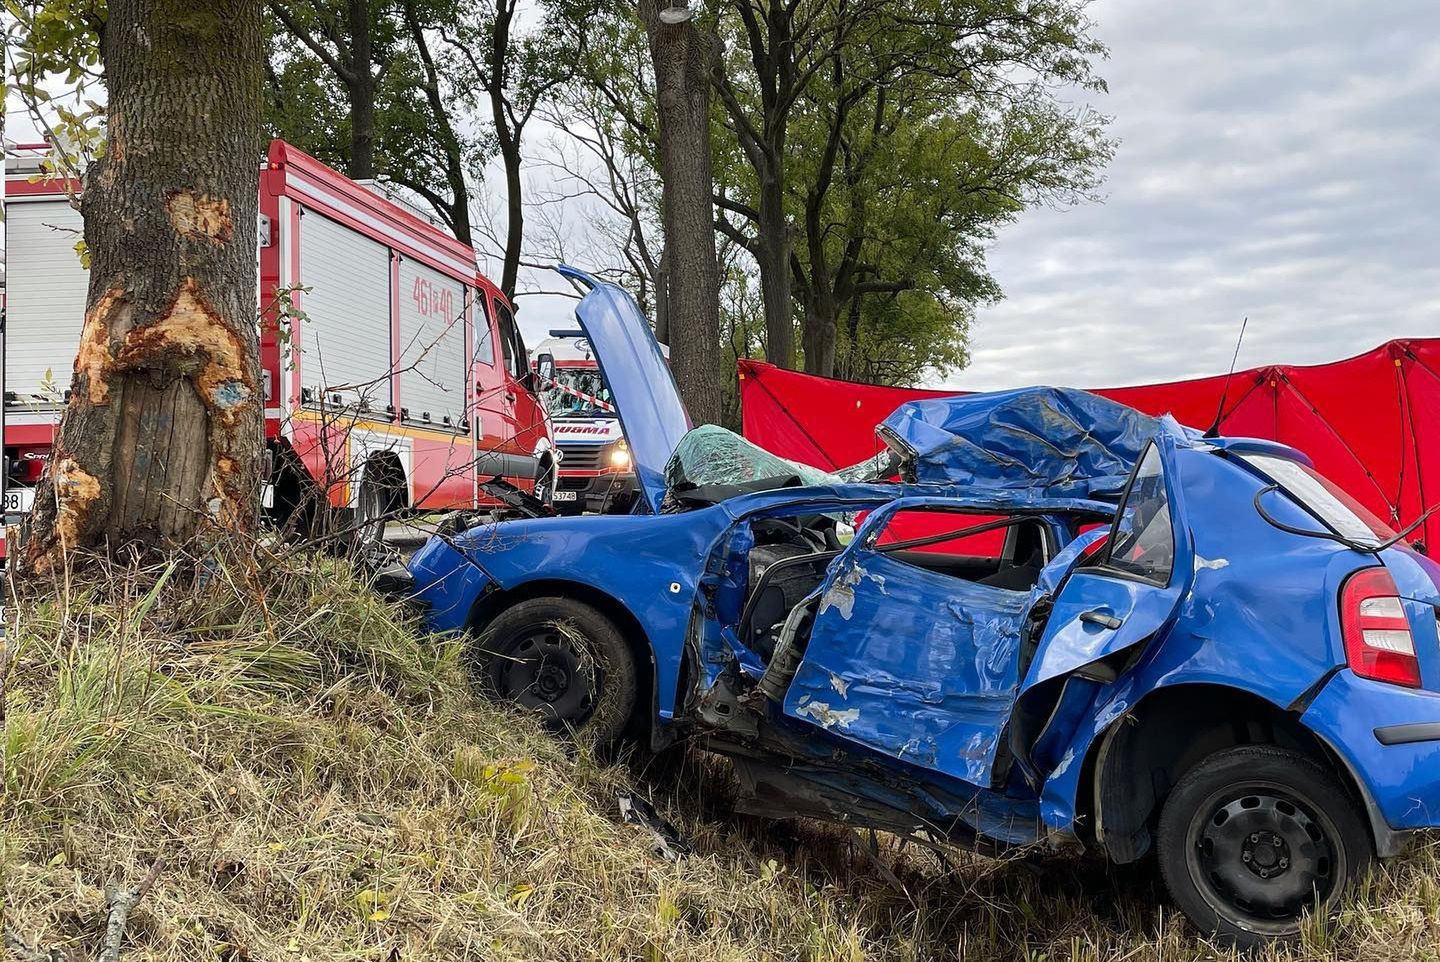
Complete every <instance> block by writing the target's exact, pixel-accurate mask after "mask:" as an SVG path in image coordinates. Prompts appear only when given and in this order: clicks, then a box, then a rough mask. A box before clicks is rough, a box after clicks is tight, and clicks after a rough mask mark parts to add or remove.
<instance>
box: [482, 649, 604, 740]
mask: <svg viewBox="0 0 1440 962" xmlns="http://www.w3.org/2000/svg"><path fill="white" fill-rule="evenodd" d="M598 675H599V669H598V666H597V665H596V664H595V659H594V658H593V657H591V655H590V652H589V651H588V650H587V649H586V647H585V645H584V643H583V641H581V640H580V639H579V638H578V637H576V636H574V635H573V634H572V633H571V632H569V631H566V630H563V629H561V628H559V627H558V626H555V625H534V626H531V627H527V628H524V629H521V630H520V631H517V632H515V633H514V634H512V635H511V636H510V637H509V638H508V639H506V642H505V644H504V645H503V646H502V647H501V650H500V651H499V652H498V653H497V654H496V656H495V657H494V659H493V661H492V662H491V678H492V680H493V682H494V686H495V693H496V694H497V695H499V696H500V697H501V698H504V699H507V700H509V701H513V702H515V703H516V704H518V705H520V706H521V707H522V708H527V709H530V710H531V711H535V712H538V713H539V714H540V715H541V716H542V717H543V718H545V720H546V722H547V723H550V724H552V725H555V726H562V727H563V726H569V727H574V728H578V727H579V726H581V725H583V724H584V723H585V721H586V720H587V719H589V717H590V715H591V713H592V712H593V711H594V709H595V693H596V692H597V691H599V690H600V678H599V677H598Z"/></svg>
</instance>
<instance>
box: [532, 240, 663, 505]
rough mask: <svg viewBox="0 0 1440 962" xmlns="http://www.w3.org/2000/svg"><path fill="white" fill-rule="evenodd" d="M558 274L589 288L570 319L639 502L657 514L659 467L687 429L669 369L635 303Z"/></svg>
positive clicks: (582, 276)
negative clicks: (604, 396) (616, 429)
mask: <svg viewBox="0 0 1440 962" xmlns="http://www.w3.org/2000/svg"><path fill="white" fill-rule="evenodd" d="M558 270H559V271H560V273H561V274H563V275H564V276H566V277H570V278H574V279H576V280H578V281H580V282H581V283H582V284H586V285H587V286H589V288H590V290H589V292H588V293H587V294H586V295H585V296H584V297H583V298H581V300H580V303H579V305H578V306H577V307H576V308H575V319H576V320H577V321H579V322H580V327H581V329H582V330H583V331H584V332H585V337H586V339H587V340H588V341H589V342H590V346H591V347H592V348H593V349H594V351H595V361H596V363H597V364H598V365H599V367H600V373H601V375H602V376H603V377H604V378H605V383H606V384H607V385H609V387H610V394H611V396H612V397H613V398H614V399H615V407H616V411H617V413H618V414H619V416H620V425H621V427H623V428H624V429H625V440H626V441H627V442H628V443H629V445H630V457H631V461H632V463H633V464H634V466H635V476H636V479H637V480H638V481H639V484H640V490H641V492H642V493H643V494H644V495H645V502H646V503H647V504H648V505H649V507H650V510H651V511H654V512H656V513H658V512H659V511H660V501H661V499H663V498H664V496H665V463H666V462H667V461H669V460H670V455H671V453H672V452H674V450H675V447H676V445H678V444H679V443H680V439H681V438H682V437H684V436H685V432H687V431H689V430H690V426H691V425H690V415H689V414H687V413H686V411H685V404H684V402H683V401H681V399H680V390H679V388H677V387H676V386H675V378H674V377H673V376H672V375H671V373H670V365H669V363H668V362H667V361H666V360H665V355H664V354H662V353H661V351H660V345H659V344H658V343H656V341H655V335H654V333H653V332H652V331H651V330H650V325H649V324H648V323H647V322H646V321H645V315H644V314H643V313H642V312H641V311H640V305H638V304H636V303H635V298H633V297H631V296H630V295H629V294H628V293H627V292H626V291H625V290H624V289H623V288H620V287H617V286H616V285H614V284H607V283H605V282H603V281H599V280H596V279H595V278H594V277H591V276H590V275H588V274H586V273H585V272H583V271H577V270H576V269H575V268H573V267H564V266H562V267H560V268H558Z"/></svg>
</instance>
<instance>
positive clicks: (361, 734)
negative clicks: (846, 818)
mask: <svg viewBox="0 0 1440 962" xmlns="http://www.w3.org/2000/svg"><path fill="white" fill-rule="evenodd" d="M11 619H12V620H11V622H10V631H9V644H10V657H9V659H8V660H7V661H6V662H5V665H6V667H5V678H4V681H5V685H6V695H7V704H6V710H7V718H6V727H5V731H4V736H3V742H0V745H3V773H0V774H3V806H0V873H3V882H4V886H5V894H4V913H5V920H4V921H5V925H6V926H7V928H8V929H9V930H10V931H11V932H14V933H16V934H18V935H19V936H21V937H22V938H23V939H24V940H26V941H27V942H29V943H30V944H31V945H38V946H43V947H44V948H46V949H47V950H48V949H51V948H57V949H62V950H66V951H68V952H70V953H71V954H73V955H75V956H76V957H91V956H93V954H94V951H95V950H96V948H97V947H98V945H99V941H100V936H101V933H102V931H103V928H104V918H105V912H106V903H105V897H104V887H105V885H106V883H107V882H108V881H112V880H119V881H128V882H131V883H134V882H136V881H138V880H139V879H140V878H142V877H143V876H144V875H145V873H146V871H147V869H148V868H149V867H150V866H151V865H152V864H154V863H155V861H156V860H157V859H161V858H163V859H164V870H163V872H162V873H161V874H160V876H159V878H158V880H157V881H156V883H155V885H154V887H153V888H152V889H151V890H150V891H149V893H148V895H147V896H146V897H145V899H144V900H143V901H142V902H141V904H140V906H139V907H138V908H137V909H136V910H135V911H134V912H133V913H132V915H131V921H130V925H129V928H128V935H127V944H126V951H125V955H124V957H125V958H127V959H137V960H138V959H173V960H186V962H190V960H206V959H216V960H228V962H237V960H285V959H294V960H297V962H304V960H307V959H308V960H315V962H320V960H326V962H328V960H347V959H355V960H361V959H363V960H400V959H415V960H448V959H486V960H490V959H494V960H520V959H525V960H530V959H546V960H551V959H554V960H569V959H577V960H578V959H636V960H646V962H658V960H702V962H722V960H749V959H774V960H814V962H822V960H825V962H829V960H835V962H849V960H868V959H886V960H890V959H894V960H959V959H966V960H986V959H1006V960H1009V959H1016V960H1041V959H1046V960H1056V959H1076V960H1079V959H1096V960H1099V959H1117V960H1118V959H1126V960H1160V959H1190V958H1207V957H1212V958H1213V957H1217V955H1218V953H1216V952H1214V951H1213V950H1212V949H1210V948H1209V947H1207V946H1206V945H1205V944H1204V943H1203V942H1198V941H1197V940H1196V939H1195V938H1194V935H1193V933H1192V932H1190V931H1189V930H1188V929H1187V928H1186V926H1185V925H1184V924H1183V922H1181V920H1180V919H1179V918H1178V916H1177V915H1176V914H1175V913H1174V912H1173V910H1172V909H1170V908H1169V907H1168V905H1167V903H1166V902H1165V900H1164V898H1163V896H1162V894H1161V892H1160V887H1159V884H1158V881H1157V880H1156V879H1155V876H1154V873H1153V872H1150V871H1147V870H1145V869H1143V868H1141V869H1134V870H1128V871H1119V870H1111V869H1107V868H1106V867H1105V866H1104V865H1103V864H1101V863H1099V862H1097V861H1095V860H1093V859H1087V858H1081V857H1060V856H1041V855H1031V856H1027V857H1025V858H1017V859H1010V860H1007V861H992V860H987V859H983V858H979V857H970V856H965V855H952V856H951V857H950V868H949V869H948V870H947V869H946V868H945V867H944V866H942V864H941V863H940V861H939V860H938V859H937V858H936V857H935V856H934V855H933V854H931V853H928V852H925V851H921V850H917V849H914V848H907V847H904V846H902V845H901V844H900V843H897V842H894V841H893V840H882V844H881V850H880V853H879V856H878V858H879V860H880V861H881V862H883V863H884V865H885V866H886V868H887V869H888V875H889V878H888V879H887V878H886V875H887V873H886V872H881V871H877V869H876V867H875V865H874V863H873V861H872V856H871V855H870V854H868V853H867V852H866V851H865V850H864V848H865V845H866V840H864V839H862V838H861V837H860V836H859V835H858V834H856V833H854V832H850V831H846V830H844V829H841V828H837V827H826V826H816V825H812V824H809V823H803V822H787V823H771V822H763V821H759V820H753V819H748V818H744V817H741V816H736V815H733V814H732V813H731V812H730V789H729V784H728V780H727V778H726V775H725V771H724V768H723V766H722V765H720V764H718V763H716V762H714V761H710V760H705V759H699V758H690V759H687V760H685V761H684V763H683V764H682V765H681V766H679V768H678V770H668V771H666V772H665V773H664V775H663V776H661V775H656V774H648V775H647V774H646V773H644V772H639V771H637V768H636V766H633V765H632V766H630V767H619V766H614V765H606V764H602V763H601V762H599V761H597V760H596V759H595V758H594V757H592V756H591V755H590V754H588V753H586V752H583V751H581V752H573V751H569V750H567V749H565V748H564V747H563V746H561V745H560V744H559V743H557V742H556V741H554V740H552V739H550V738H548V737H546V736H545V735H544V734H543V733H542V732H541V731H540V730H539V728H538V726H536V725H535V724H533V723H532V722H531V721H530V720H529V719H528V718H525V717H522V716H519V715H517V714H515V713H513V712H511V711H508V710H506V709H504V708H501V707H497V706H493V705H490V704H488V703H486V702H484V701H481V700H479V699H477V698H476V697H474V696H473V695H472V693H471V689H470V686H469V679H468V677H467V674H466V670H465V664H464V658H463V651H462V648H461V646H460V645H459V644H458V643H457V642H455V641H453V640H447V639H440V638H435V637H428V636H425V635H423V634H421V633H419V632H418V631H417V628H416V625H415V623H414V621H413V619H412V618H410V617H409V616H407V615H406V614H405V613H403V612H402V611H401V610H399V609H397V608H395V607H393V606H391V605H388V604H385V603H383V602H381V601H379V600H377V599H376V598H375V596H374V595H373V594H371V593H370V592H369V591H367V590H366V588H365V587H364V586H363V585H362V584H360V583H359V582H357V581H356V579H355V577H354V576H353V575H352V574H351V572H350V570H349V569H348V567H346V565H344V564H343V563H341V562H337V561H334V560H332V559H327V558H319V557H306V556H289V555H285V556H266V557H265V558H264V560H263V563H259V562H257V561H256V560H255V559H253V558H252V559H249V560H247V561H232V562H219V561H215V562H212V563H209V564H205V565H202V566H200V567H199V568H198V569H197V570H195V571H190V570H188V569H186V570H185V571H182V570H181V569H180V568H178V567H164V568H159V569H147V570H143V571H141V570H133V569H132V570H120V571H114V572H112V573H111V576H110V577H108V578H106V579H104V580H103V582H102V581H100V580H90V581H88V582H87V583H86V584H85V585H83V586H79V587H73V586H72V587H68V588H66V589H65V590H64V591H62V592H60V593H58V594H56V595H52V596H45V597H38V596H37V597H30V598H26V599H23V600H22V601H21V602H20V604H19V606H18V608H17V609H13V610H12V612H11ZM622 789H631V790H638V791H639V792H640V793H641V794H645V795H648V796H650V797H652V798H654V799H655V801H656V803H657V806H658V807H659V808H660V809H661V811H662V812H663V813H664V814H665V815H666V816H667V817H669V818H670V819H672V820H673V821H674V822H675V823H676V824H677V825H679V826H680V828H681V830H682V832H683V833H684V834H685V835H686V837H687V838H688V840H689V841H690V842H691V843H692V844H693V845H694V846H695V848H696V852H697V854H696V855H694V856H693V857H690V858H688V859H685V860H683V861H681V862H678V863H671V862H666V861H663V860H661V859H659V858H657V857H656V856H655V855H654V854H653V853H652V850H651V844H650V840H649V839H648V838H647V837H646V835H645V833H644V832H643V831H642V830H641V829H639V828H637V827H635V826H632V825H627V824H623V823H621V822H620V820H619V818H618V813H617V806H616V802H615V795H616V793H617V792H618V791H620V790H622ZM1311 929H1313V931H1311V930H1307V934H1306V937H1305V944H1304V945H1303V946H1302V947H1300V948H1297V949H1293V950H1277V951H1275V952H1272V953H1270V956H1271V957H1274V958H1291V959H1302V958H1303V959H1337V960H1381V959H1385V960H1390V959H1415V960H1421V959H1432V960H1433V959H1436V958H1437V955H1436V952H1437V950H1436V946H1437V945H1440V848H1437V845H1436V843H1435V842H1433V841H1430V842H1427V843H1426V844H1424V845H1422V846H1421V847H1420V849H1419V850H1418V851H1417V852H1416V853H1414V854H1413V855H1412V856H1410V857H1409V858H1408V859H1406V860H1404V861H1402V862H1401V863H1398V864H1396V865H1394V866H1390V867H1388V868H1386V869H1385V870H1383V871H1381V872H1380V873H1378V874H1377V875H1376V876H1375V877H1374V878H1372V879H1371V880H1369V881H1368V882H1367V883H1366V885H1365V886H1364V889H1363V890H1362V892H1361V893H1360V894H1359V897H1358V898H1357V899H1356V900H1355V901H1353V902H1352V903H1351V904H1350V905H1349V906H1348V907H1347V908H1346V910H1345V912H1344V915H1343V917H1342V919H1341V921H1340V924H1339V926H1338V927H1337V928H1336V929H1335V931H1333V932H1331V933H1328V934H1327V933H1325V932H1322V931H1320V929H1319V927H1313V926H1312V927H1311Z"/></svg>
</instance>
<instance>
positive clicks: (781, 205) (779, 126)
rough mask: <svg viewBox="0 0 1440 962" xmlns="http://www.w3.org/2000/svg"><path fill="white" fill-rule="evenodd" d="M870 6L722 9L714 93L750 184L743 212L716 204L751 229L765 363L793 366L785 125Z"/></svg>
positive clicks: (857, 2)
mask: <svg viewBox="0 0 1440 962" xmlns="http://www.w3.org/2000/svg"><path fill="white" fill-rule="evenodd" d="M875 5H876V3H875V0H727V2H726V3H724V4H722V9H723V10H724V12H725V14H726V17H725V19H724V21H722V22H723V23H724V24H725V25H726V26H727V32H726V35H727V39H730V40H732V41H733V52H732V54H731V56H730V57H729V58H727V59H725V60H722V61H719V62H718V63H717V67H718V69H717V70H716V71H715V86H716V90H717V91H718V92H719V95H720V102H721V104H723V105H724V108H725V116H726V124H727V126H728V127H729V129H730V130H731V131H732V132H733V136H734V137H735V140H736V142H737V143H738V144H739V146H740V148H741V153H742V155H743V157H744V158H745V160H746V162H747V163H748V164H749V165H750V167H751V171H752V173H753V177H754V192H753V193H754V197H753V198H752V201H751V203H750V204H748V205H740V204H738V203H737V202H736V201H735V200H734V198H733V196H731V195H727V194H724V193H722V194H721V195H719V196H718V197H717V200H718V201H719V203H720V206H721V207H722V208H729V209H730V210H731V211H732V212H733V213H738V214H741V215H742V216H745V217H747V218H749V219H750V220H752V221H753V222H754V223H755V228H756V230H755V234H754V236H753V238H752V240H751V241H750V243H749V244H748V245H747V246H748V247H749V249H750V251H751V254H752V255H753V256H754V258H755V262H756V266H757V267H758V268H759V270H760V287H761V291H762V294H763V296H764V302H765V339H766V345H765V356H766V359H767V360H769V361H771V362H772V363H774V364H778V365H780V366H781V367H787V368H788V367H793V366H794V363H795V357H794V355H795V313H794V312H795V305H794V303H793V301H792V299H791V294H790V252H791V250H792V245H793V241H794V238H793V237H792V231H791V225H790V220H789V217H788V214H787V210H786V192H787V183H786V180H787V177H786V174H787V170H788V168H789V156H788V153H787V152H788V151H789V149H790V138H789V133H790V120H791V115H792V113H793V111H794V110H795V108H796V107H797V106H798V105H799V103H800V100H801V98H802V97H803V96H804V95H805V91H806V90H807V88H808V87H809V86H810V84H811V81H812V80H813V79H814V78H815V75H816V73H817V72H818V71H820V70H823V69H824V68H825V66H826V64H827V63H828V61H829V58H830V57H831V56H832V55H833V54H834V52H835V51H837V50H838V49H839V48H841V47H843V46H844V44H845V43H846V40H847V37H848V36H849V34H850V32H851V30H852V29H853V27H854V25H855V23H856V22H857V21H860V20H863V19H864V17H865V16H867V15H868V14H869V13H870V12H871V7H872V6H875Z"/></svg>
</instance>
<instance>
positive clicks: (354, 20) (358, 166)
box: [349, 0, 375, 180]
mask: <svg viewBox="0 0 1440 962" xmlns="http://www.w3.org/2000/svg"><path fill="white" fill-rule="evenodd" d="M350 44H351V47H350V53H351V56H350V59H351V70H353V71H354V77H353V79H352V82H351V83H350V84H349V93H350V177H351V178H352V179H354V180H369V179H370V178H372V177H374V176H375V74H374V71H373V69H372V68H373V64H372V63H371V62H370V61H371V57H372V56H373V54H372V51H371V43H370V6H369V4H368V3H367V2H366V0H350Z"/></svg>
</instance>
